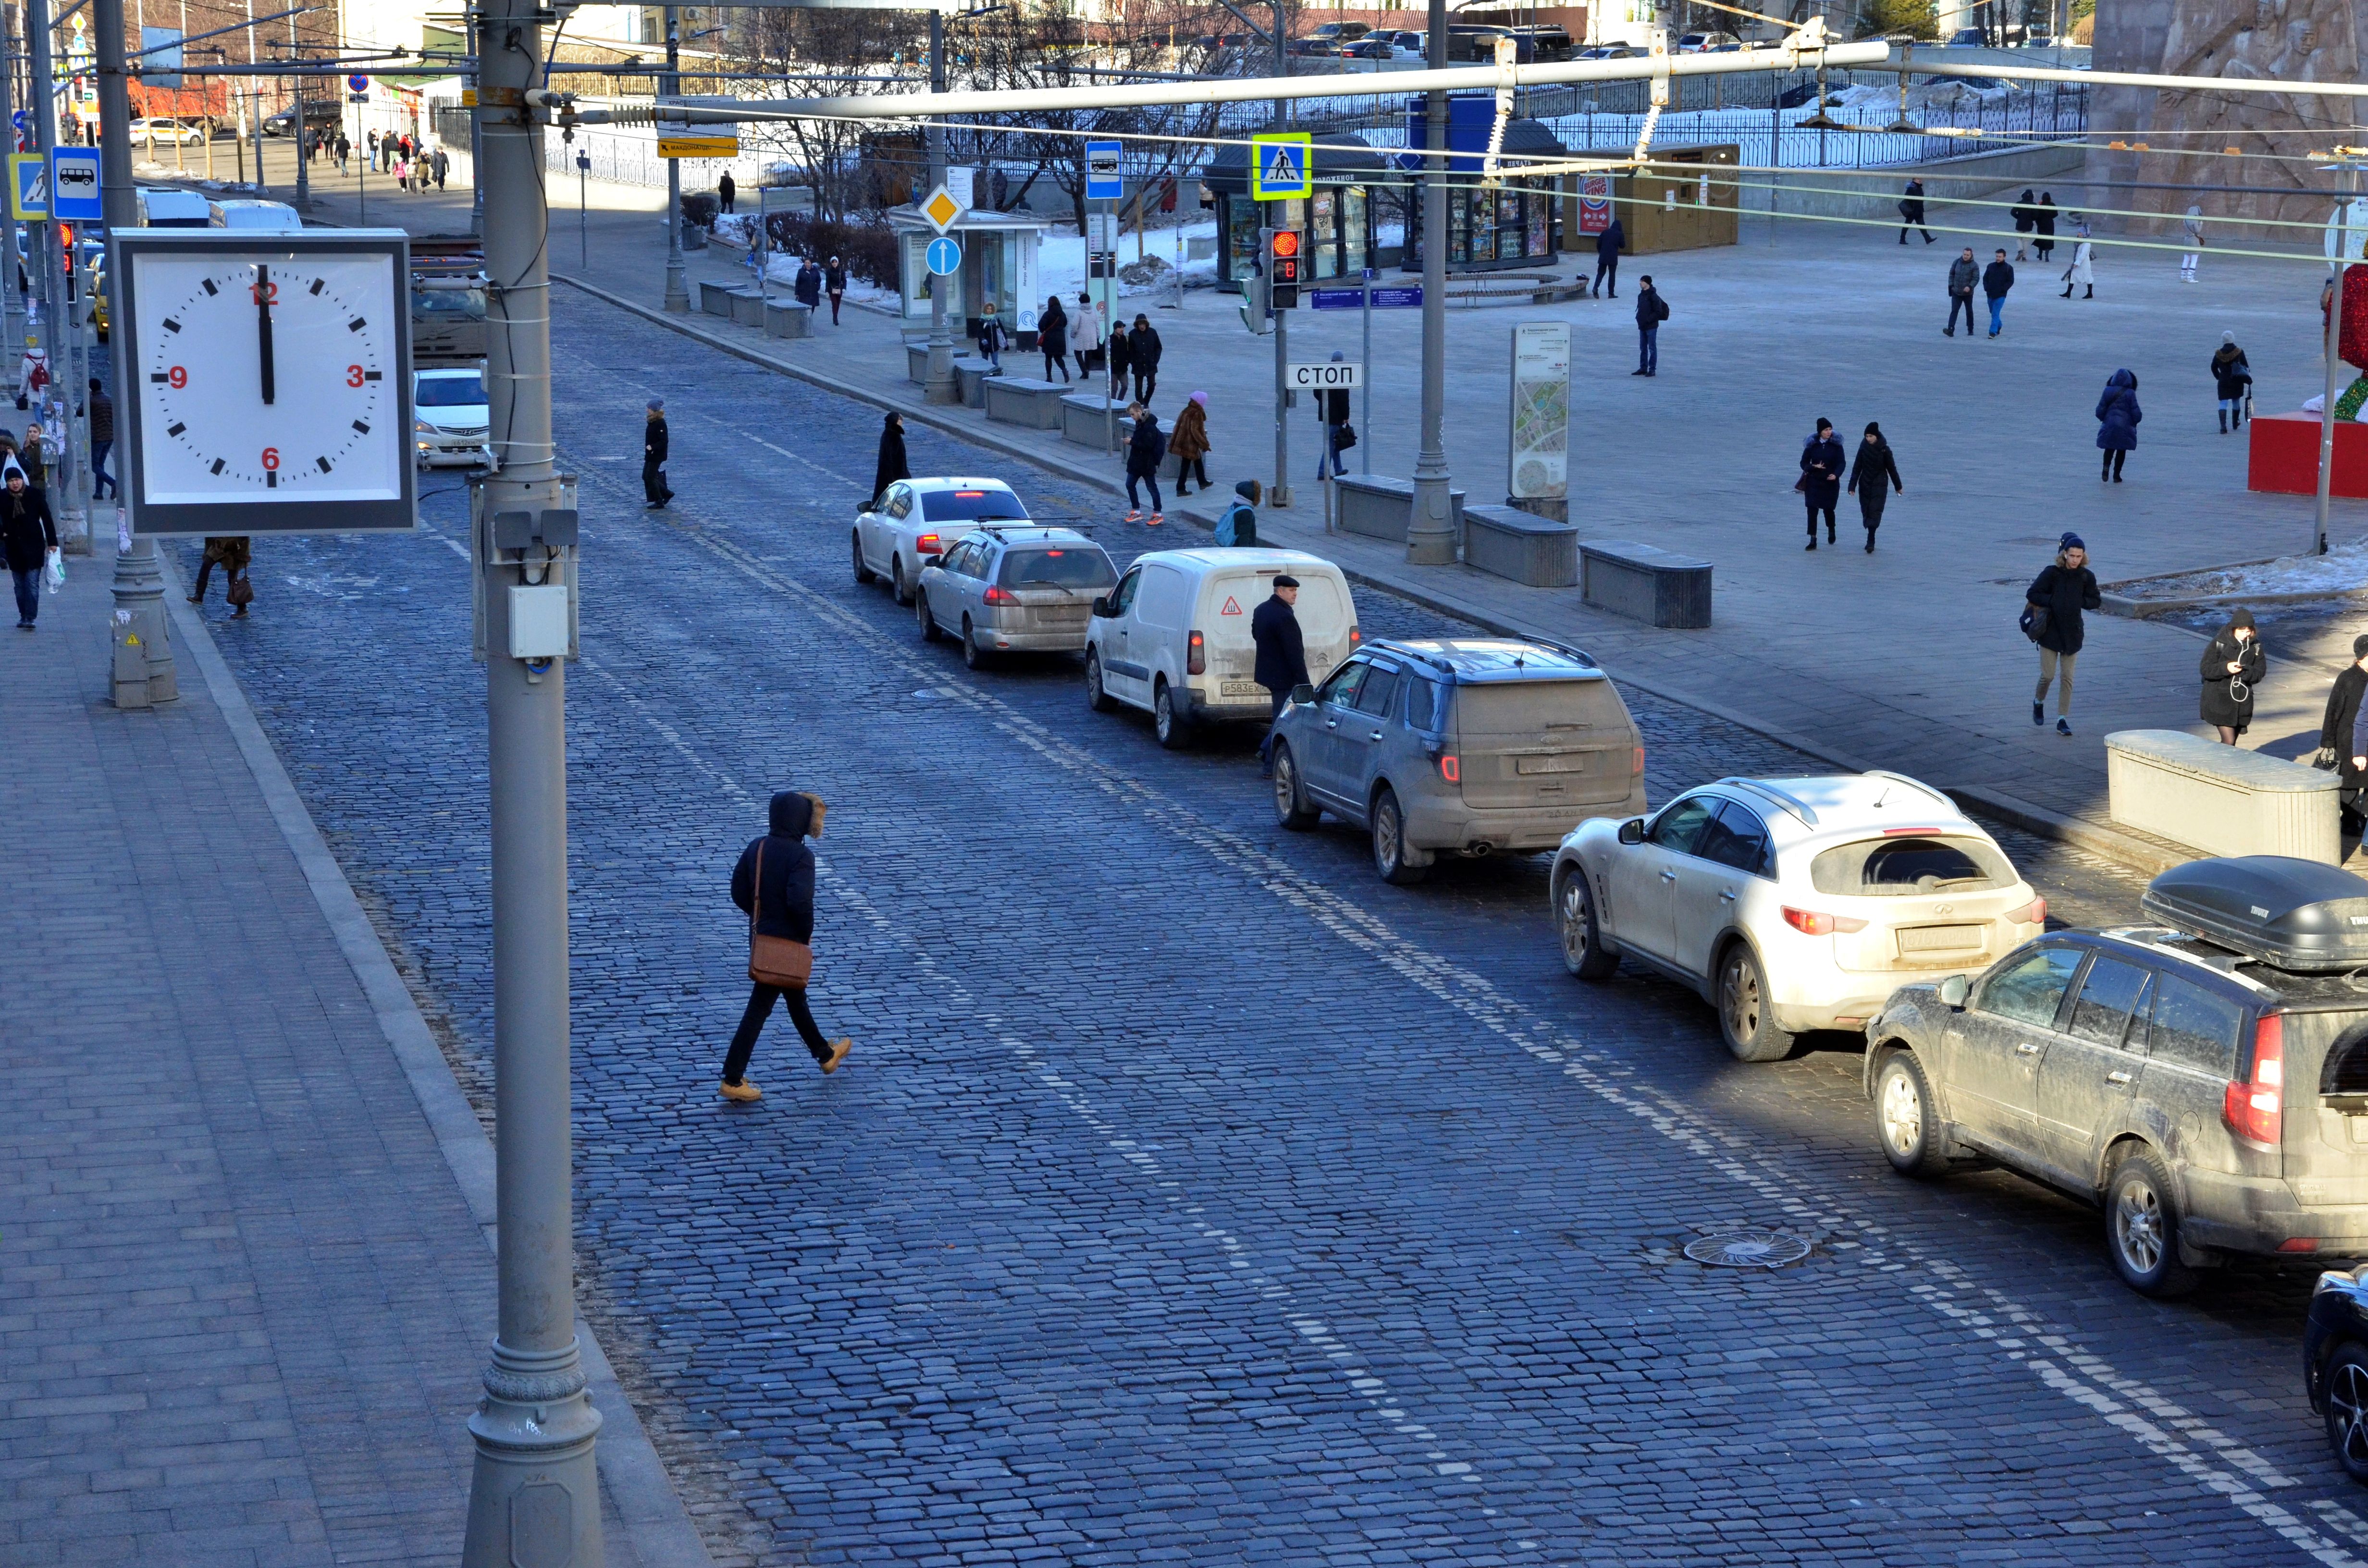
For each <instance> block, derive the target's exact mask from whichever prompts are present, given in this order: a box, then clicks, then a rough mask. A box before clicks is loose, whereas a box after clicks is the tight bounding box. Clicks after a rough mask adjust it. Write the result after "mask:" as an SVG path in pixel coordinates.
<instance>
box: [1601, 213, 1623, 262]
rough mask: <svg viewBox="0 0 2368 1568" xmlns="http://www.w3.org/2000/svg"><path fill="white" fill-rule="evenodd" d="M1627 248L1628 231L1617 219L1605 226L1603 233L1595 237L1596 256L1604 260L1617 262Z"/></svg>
mask: <svg viewBox="0 0 2368 1568" xmlns="http://www.w3.org/2000/svg"><path fill="white" fill-rule="evenodd" d="M1627 248H1628V231H1627V230H1626V229H1623V228H1622V227H1621V226H1620V220H1619V219H1617V218H1614V219H1612V220H1611V222H1610V223H1609V224H1607V225H1606V226H1605V228H1604V231H1603V233H1600V234H1598V235H1596V236H1595V254H1596V256H1598V257H1600V258H1601V259H1602V260H1605V261H1611V260H1616V259H1617V258H1618V257H1619V255H1620V253H1621V252H1622V251H1623V250H1626V249H1627Z"/></svg>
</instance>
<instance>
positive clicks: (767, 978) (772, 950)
mask: <svg viewBox="0 0 2368 1568" xmlns="http://www.w3.org/2000/svg"><path fill="white" fill-rule="evenodd" d="M764 906H765V846H763V845H762V844H759V845H757V881H756V884H755V886H754V887H752V888H751V889H750V890H749V895H748V978H749V979H751V980H753V981H755V982H756V983H757V984H759V985H778V986H781V987H783V988H784V989H787V990H791V991H803V990H804V989H805V988H806V983H808V982H809V981H811V980H812V979H813V978H814V949H812V948H810V947H808V946H806V945H805V944H804V943H803V942H801V941H797V940H795V939H793V938H791V937H764V936H759V935H757V911H758V910H760V909H762V908H763V907H764Z"/></svg>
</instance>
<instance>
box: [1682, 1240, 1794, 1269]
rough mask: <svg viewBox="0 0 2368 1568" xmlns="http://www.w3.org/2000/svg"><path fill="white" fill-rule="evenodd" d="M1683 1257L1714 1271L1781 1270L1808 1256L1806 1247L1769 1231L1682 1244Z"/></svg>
mask: <svg viewBox="0 0 2368 1568" xmlns="http://www.w3.org/2000/svg"><path fill="white" fill-rule="evenodd" d="M1686 1256H1688V1257H1691V1258H1692V1259H1693V1260H1694V1261H1695V1262H1696V1263H1707V1264H1710V1265H1712V1266H1713V1267H1718V1268H1782V1267H1784V1266H1785V1265H1786V1264H1788V1263H1798V1262H1800V1261H1801V1260H1802V1259H1803V1258H1804V1257H1806V1256H1809V1244H1808V1243H1806V1242H1804V1241H1803V1240H1802V1239H1801V1238H1800V1237H1798V1236H1786V1235H1779V1234H1778V1233H1775V1232H1773V1231H1728V1232H1725V1233H1723V1234H1720V1235H1715V1236H1703V1237H1702V1238H1701V1239H1700V1240H1698V1241H1691V1242H1688V1243H1687V1244H1686Z"/></svg>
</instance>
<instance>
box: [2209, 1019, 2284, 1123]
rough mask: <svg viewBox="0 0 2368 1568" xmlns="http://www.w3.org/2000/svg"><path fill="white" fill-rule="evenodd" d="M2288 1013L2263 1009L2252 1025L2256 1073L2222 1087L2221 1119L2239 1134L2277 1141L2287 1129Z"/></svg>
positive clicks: (2254, 1069) (2254, 1068)
mask: <svg viewBox="0 0 2368 1568" xmlns="http://www.w3.org/2000/svg"><path fill="white" fill-rule="evenodd" d="M2285 1083H2286V1025H2285V1017H2284V1015H2283V1014H2280V1013H2263V1014H2262V1015H2261V1020H2260V1022H2259V1023H2257V1024H2255V1025H2254V1026H2253V1074H2252V1076H2251V1078H2250V1079H2248V1080H2247V1081H2246V1082H2244V1083H2241V1084H2239V1083H2234V1082H2232V1083H2230V1084H2229V1085H2228V1086H2227V1088H2226V1089H2225V1090H2224V1091H2222V1093H2221V1096H2220V1119H2221V1120H2223V1121H2225V1122H2226V1123H2227V1124H2228V1131H2231V1132H2234V1133H2235V1134H2236V1135H2237V1137H2239V1138H2243V1139H2247V1140H2248V1141H2250V1142H2255V1143H2269V1144H2275V1143H2276V1142H2278V1141H2279V1138H2280V1136H2281V1135H2282V1134H2283V1131H2285V1114H2284V1113H2285Z"/></svg>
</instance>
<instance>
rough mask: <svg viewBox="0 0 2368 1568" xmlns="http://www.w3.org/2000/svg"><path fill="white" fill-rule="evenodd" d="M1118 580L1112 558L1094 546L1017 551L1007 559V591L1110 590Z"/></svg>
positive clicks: (1005, 575) (1062, 546)
mask: <svg viewBox="0 0 2368 1568" xmlns="http://www.w3.org/2000/svg"><path fill="white" fill-rule="evenodd" d="M1117 581H1118V570H1117V568H1115V567H1113V566H1112V565H1111V564H1110V557H1109V556H1107V555H1104V554H1103V553H1102V552H1101V551H1099V550H1096V549H1094V548H1093V547H1092V546H1091V545H1074V544H1072V545H1055V546H1048V547H1047V548H1045V549H1042V550H1015V551H1010V552H1009V553H1008V554H1007V555H1005V556H1004V558H1003V586H1005V587H1007V588H1107V587H1109V586H1110V585H1111V584H1112V583H1115V582H1117Z"/></svg>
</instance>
